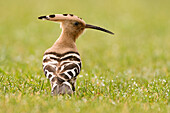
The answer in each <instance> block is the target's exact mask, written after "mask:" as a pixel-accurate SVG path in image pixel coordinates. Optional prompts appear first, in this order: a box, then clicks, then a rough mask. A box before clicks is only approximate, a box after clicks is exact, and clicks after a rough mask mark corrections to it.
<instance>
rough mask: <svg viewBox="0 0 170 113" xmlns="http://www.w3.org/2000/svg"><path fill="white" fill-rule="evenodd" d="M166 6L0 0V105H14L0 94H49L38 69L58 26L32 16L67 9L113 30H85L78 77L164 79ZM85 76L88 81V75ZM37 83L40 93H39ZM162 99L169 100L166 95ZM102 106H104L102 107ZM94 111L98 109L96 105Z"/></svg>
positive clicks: (136, 1) (153, 0) (169, 43)
mask: <svg viewBox="0 0 170 113" xmlns="http://www.w3.org/2000/svg"><path fill="white" fill-rule="evenodd" d="M169 4H170V1H169V0H162V1H161V0H149V1H148V0H128V1H127V0H104V1H103V0H72V1H69V0H13V1H12V0H1V1H0V14H1V17H0V80H1V81H0V82H1V86H0V88H1V89H0V94H1V95H2V96H1V99H2V100H3V101H2V102H0V105H1V107H4V106H3V105H4V104H3V103H7V105H8V104H9V105H13V104H14V103H13V102H6V100H5V99H4V98H5V96H3V95H14V97H10V98H12V99H13V98H14V99H15V98H19V97H18V95H20V94H21V95H24V94H27V95H30V94H33V95H35V94H39V93H41V94H46V93H47V94H46V95H45V96H47V95H50V84H49V82H48V81H47V80H46V78H45V77H44V75H43V72H42V56H43V53H44V51H45V50H46V49H47V48H49V47H50V46H51V45H52V44H53V43H54V42H55V40H56V39H57V38H58V37H59V35H60V32H61V29H60V28H59V24H56V23H53V22H48V21H41V20H38V19H37V17H38V16H41V15H49V14H63V13H71V14H75V15H77V16H79V17H81V18H83V20H85V22H87V23H88V24H92V25H97V26H100V27H104V28H106V29H108V30H110V31H112V32H114V33H115V35H114V36H112V35H109V34H106V33H104V32H100V31H95V30H90V29H88V30H86V31H85V32H84V34H83V35H82V36H81V37H80V38H79V39H78V40H77V48H78V50H79V52H80V54H81V57H82V62H83V71H82V73H81V75H86V74H88V75H89V76H94V75H96V76H97V77H105V78H107V79H110V80H111V79H114V78H115V77H116V76H118V75H120V73H121V75H122V76H125V77H126V78H125V81H128V80H130V79H131V77H138V78H139V80H142V79H144V81H145V80H146V81H147V82H149V81H151V80H153V79H155V76H161V77H163V78H165V80H166V81H168V80H169V75H170V74H169V72H170V13H169V11H170V7H169ZM80 80H81V78H80V79H79V80H78V86H77V87H83V86H81V85H80V84H81V83H80ZM83 80H84V79H83V78H82V81H83ZM87 80H89V81H92V78H91V77H89V78H87ZM141 83H142V82H141ZM27 84H28V85H27ZM42 84H43V85H42ZM167 84H168V83H167ZM168 85H169V84H168ZM42 87H43V91H42V92H39V89H40V88H41V89H42ZM160 87H162V86H161V85H160ZM167 87H169V86H167ZM24 88H25V89H24ZM22 89H24V90H22ZM27 89H29V91H28V90H27ZM80 92H81V90H80ZM82 93H83V94H84V93H86V92H83V91H82ZM160 93H161V92H160ZM168 93H169V90H168ZM161 94H163V92H162V93H161ZM161 94H160V95H161ZM89 96H90V95H88V97H89ZM85 97H86V96H85ZM24 98H26V97H24ZM30 98H37V97H29V96H28V100H25V101H26V102H28V103H29V99H30ZM49 98H50V97H49ZM49 98H48V99H49ZM162 98H163V97H162ZM75 99H76V97H75ZM81 99H82V98H80V100H81ZM164 99H165V98H164ZM168 99H169V97H168ZM52 100H53V99H51V101H52ZM78 100H79V99H78ZM44 101H45V100H44ZM46 101H47V100H46ZM160 101H161V100H160ZM162 101H163V102H164V103H166V104H167V103H169V100H167V98H166V99H165V100H162ZM18 102H20V101H18ZM18 102H16V103H18ZM31 102H32V101H31ZM39 102H40V103H41V102H43V100H41V101H39ZM123 102H125V101H123ZM153 102H156V101H153ZM99 103H100V102H99ZM90 105H92V104H89V106H90ZM87 106H88V105H86V107H87ZM120 106H121V105H120ZM14 107H16V106H15V105H14ZM27 107H28V106H27ZM86 107H84V108H86ZM95 107H96V108H99V107H97V106H95ZM100 107H101V106H100ZM30 108H31V107H30ZM101 108H103V110H104V108H105V107H101ZM120 108H121V107H120ZM123 108H124V107H123ZM13 109H14V108H11V110H13ZM118 109H119V108H118ZM142 109H143V108H142ZM5 110H6V109H5V108H4V111H5ZM15 110H16V109H15ZM96 110H98V111H101V112H102V110H101V109H96ZM123 110H124V109H123ZM9 111H10V109H9ZM16 111H17V110H16ZM21 111H22V110H21ZM61 111H62V110H61ZM73 111H74V110H73ZM90 111H91V110H90ZM118 111H119V110H118ZM125 111H126V109H125ZM38 112H41V111H38ZM120 112H121V110H120ZM122 112H123V111H122Z"/></svg>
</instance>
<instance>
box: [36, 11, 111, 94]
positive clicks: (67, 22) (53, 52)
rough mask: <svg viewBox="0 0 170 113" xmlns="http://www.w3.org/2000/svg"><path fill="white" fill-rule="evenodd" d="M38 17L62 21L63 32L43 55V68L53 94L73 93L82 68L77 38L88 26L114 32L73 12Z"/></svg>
mask: <svg viewBox="0 0 170 113" xmlns="http://www.w3.org/2000/svg"><path fill="white" fill-rule="evenodd" d="M38 19H42V20H48V21H53V22H60V23H61V28H62V32H61V35H60V37H59V38H58V39H57V40H56V42H55V43H54V44H53V46H52V47H51V48H49V49H47V50H46V52H45V54H44V57H43V70H44V73H45V76H46V77H47V78H48V79H49V80H50V83H51V88H52V95H56V94H72V93H73V92H74V91H75V83H76V77H77V75H78V74H79V73H80V70H81V60H80V55H79V53H78V52H77V51H78V50H77V47H76V40H77V39H78V37H79V36H80V35H81V34H82V33H83V31H84V30H85V29H86V28H90V29H96V30H100V31H104V32H106V33H110V34H114V33H112V32H111V31H109V30H106V29H104V28H101V27H98V26H94V25H90V24H86V23H85V21H84V20H82V18H79V17H78V16H75V15H73V14H53V15H48V16H40V17H38Z"/></svg>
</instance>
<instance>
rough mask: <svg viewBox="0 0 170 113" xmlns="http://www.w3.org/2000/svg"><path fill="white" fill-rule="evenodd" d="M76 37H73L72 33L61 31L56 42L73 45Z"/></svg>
mask: <svg viewBox="0 0 170 113" xmlns="http://www.w3.org/2000/svg"><path fill="white" fill-rule="evenodd" d="M76 38H77V36H76V35H74V34H73V33H71V32H69V31H68V30H66V29H63V30H62V32H61V35H60V37H59V38H58V40H57V42H60V43H70V44H71V43H75V42H76Z"/></svg>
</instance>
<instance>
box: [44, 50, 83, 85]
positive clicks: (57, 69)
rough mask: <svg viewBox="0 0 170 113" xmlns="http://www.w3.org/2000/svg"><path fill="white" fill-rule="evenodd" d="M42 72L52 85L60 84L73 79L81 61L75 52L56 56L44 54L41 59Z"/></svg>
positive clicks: (55, 54) (51, 53)
mask: <svg viewBox="0 0 170 113" xmlns="http://www.w3.org/2000/svg"><path fill="white" fill-rule="evenodd" d="M43 70H44V73H45V76H46V77H47V78H48V79H50V81H51V82H52V84H54V83H56V84H62V83H63V82H65V81H70V80H72V79H75V78H76V77H77V75H78V74H79V73H80V70H81V59H80V55H79V53H77V52H67V53H64V54H57V53H55V52H49V53H45V54H44V57H43Z"/></svg>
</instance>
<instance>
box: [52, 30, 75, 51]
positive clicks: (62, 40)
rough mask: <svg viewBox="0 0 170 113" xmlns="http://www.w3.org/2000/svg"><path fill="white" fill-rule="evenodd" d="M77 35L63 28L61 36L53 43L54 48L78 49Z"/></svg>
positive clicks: (62, 49) (63, 49) (58, 49)
mask: <svg viewBox="0 0 170 113" xmlns="http://www.w3.org/2000/svg"><path fill="white" fill-rule="evenodd" d="M76 38H77V37H76V36H75V35H73V34H72V33H69V32H68V31H67V30H62V33H61V35H60V37H59V38H58V39H57V40H56V42H55V43H54V44H53V46H52V48H53V49H55V50H57V51H58V52H59V51H61V52H62V51H77V47H76V43H75V41H76Z"/></svg>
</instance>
